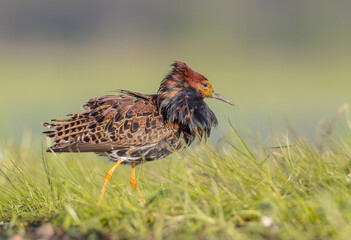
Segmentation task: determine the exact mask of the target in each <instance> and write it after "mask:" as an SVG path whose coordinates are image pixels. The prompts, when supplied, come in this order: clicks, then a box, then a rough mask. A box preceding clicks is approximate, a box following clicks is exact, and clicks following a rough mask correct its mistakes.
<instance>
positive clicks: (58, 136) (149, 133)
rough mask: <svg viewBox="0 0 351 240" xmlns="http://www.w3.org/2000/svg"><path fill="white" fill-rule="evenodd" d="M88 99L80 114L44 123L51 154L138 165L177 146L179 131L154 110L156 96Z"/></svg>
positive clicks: (132, 95)
mask: <svg viewBox="0 0 351 240" xmlns="http://www.w3.org/2000/svg"><path fill="white" fill-rule="evenodd" d="M123 93H125V94H126V95H120V96H116V95H108V96H103V97H99V98H93V99H90V100H89V101H88V102H87V103H86V104H85V105H83V109H84V110H85V112H83V113H80V114H70V115H68V116H69V118H67V119H53V120H52V121H53V122H56V123H44V126H45V127H48V128H51V129H52V130H51V131H47V132H44V133H45V134H46V135H47V136H49V137H51V138H53V143H54V145H53V146H51V147H50V148H48V149H47V151H49V152H51V151H53V152H96V153H98V154H102V155H107V156H108V157H109V158H110V159H112V160H115V161H116V160H118V159H123V162H124V163H129V162H135V163H141V162H142V160H148V161H150V160H154V159H158V158H162V157H165V156H167V155H168V154H170V153H171V152H172V151H173V150H174V149H178V148H179V147H180V131H179V129H177V127H176V126H170V125H166V123H165V121H164V119H163V118H162V116H161V115H160V114H159V111H158V109H157V95H145V94H139V93H135V92H130V91H123Z"/></svg>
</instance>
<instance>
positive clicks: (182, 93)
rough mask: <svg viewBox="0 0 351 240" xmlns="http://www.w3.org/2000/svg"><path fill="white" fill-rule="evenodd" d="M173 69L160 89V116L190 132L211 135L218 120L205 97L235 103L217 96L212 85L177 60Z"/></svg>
mask: <svg viewBox="0 0 351 240" xmlns="http://www.w3.org/2000/svg"><path fill="white" fill-rule="evenodd" d="M171 66H172V67H173V68H172V70H171V72H170V73H169V74H168V75H167V76H166V77H165V78H164V79H163V81H162V82H161V85H160V88H159V90H158V93H159V95H158V107H159V111H160V114H162V115H163V117H164V118H165V120H166V121H168V122H178V123H180V124H183V125H184V126H187V127H188V128H189V129H190V130H191V131H193V130H195V131H196V130H197V131H201V132H207V135H209V133H210V129H211V126H214V125H216V124H217V119H216V116H215V115H214V113H213V112H212V111H211V110H210V109H209V107H208V106H207V104H206V103H205V102H204V98H215V99H218V100H221V101H223V102H226V103H228V104H230V105H234V104H232V103H231V102H230V101H229V100H227V99H225V98H224V97H222V96H221V95H220V94H218V93H215V92H214V91H213V88H212V84H211V82H210V81H209V80H208V79H207V78H206V77H204V76H203V75H201V74H200V73H198V72H195V71H194V70H192V69H191V68H190V67H188V66H187V65H186V64H185V63H183V62H179V61H175V62H174V63H173V64H172V65H171ZM200 129H201V130H200ZM202 130H205V131H202Z"/></svg>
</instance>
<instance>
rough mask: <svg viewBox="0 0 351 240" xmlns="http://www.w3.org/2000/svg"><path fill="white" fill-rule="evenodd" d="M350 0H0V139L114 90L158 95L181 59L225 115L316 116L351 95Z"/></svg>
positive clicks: (306, 128)
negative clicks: (208, 86) (210, 89)
mask: <svg viewBox="0 0 351 240" xmlns="http://www.w3.org/2000/svg"><path fill="white" fill-rule="evenodd" d="M350 13H351V1H348V0H345V1H327V0H314V1H313V0H312V1H306V0H299V1H297V0H265V1H262V0H242V1H229V0H220V1H207V0H205V1H162V0H157V1H142V0H135V1H92V0H75V1H70V0H60V1H44V0H43V1H39V0H37V1H27V0H22V1H13V0H2V1H1V2H0V84H1V85H0V86H1V87H0V129H1V131H0V138H2V139H14V140H17V141H19V140H21V139H22V135H23V133H24V132H31V133H32V134H33V137H34V139H43V137H41V138H39V136H40V132H41V131H42V130H44V129H43V128H42V127H41V124H40V123H41V122H43V121H47V120H49V119H51V118H60V117H62V116H64V115H65V114H67V113H74V112H77V111H78V112H79V111H80V108H79V107H80V106H81V105H82V104H83V103H84V102H85V101H87V100H88V99H90V98H91V97H96V96H100V95H104V94H106V91H108V90H114V89H129V90H134V91H138V92H144V93H155V92H156V91H157V89H158V87H159V83H160V81H161V80H162V79H163V77H164V75H165V74H166V73H167V72H168V71H169V70H170V67H169V65H170V64H171V63H172V62H173V61H174V60H180V61H184V62H186V63H187V64H188V65H189V66H190V67H192V68H194V69H195V70H197V71H199V72H200V73H202V74H203V75H205V76H206V77H207V78H208V79H210V81H212V83H213V86H214V89H215V90H216V91H217V92H219V93H221V94H222V95H223V96H225V97H227V98H228V99H230V100H231V101H233V102H234V103H235V104H236V106H235V107H234V108H232V107H230V106H229V105H226V104H224V103H222V102H219V101H215V100H207V102H208V104H209V105H210V107H211V108H212V109H213V111H214V112H215V113H216V115H217V117H218V119H219V128H218V131H216V132H214V133H215V134H214V139H215V138H216V136H217V137H218V136H220V135H222V134H225V133H226V128H227V127H228V124H227V123H226V120H227V119H230V121H231V122H232V123H233V125H234V126H235V127H236V128H237V129H240V130H242V131H247V132H249V133H251V134H254V135H255V134H257V135H258V136H261V137H262V138H263V139H265V138H269V136H270V134H271V131H272V129H273V130H277V129H278V130H282V129H284V128H285V119H288V120H289V122H290V123H291V125H292V126H294V127H295V128H296V129H297V131H299V132H301V133H302V134H304V135H305V136H306V137H309V138H313V135H314V131H315V129H314V128H315V126H316V125H317V123H318V122H319V121H320V120H321V119H323V118H329V117H331V116H333V114H334V113H335V112H336V111H337V109H338V108H339V107H340V106H341V105H342V104H344V103H350V101H351V94H350V89H351V77H350V76H351V44H350V43H351V27H350V23H351V14H350Z"/></svg>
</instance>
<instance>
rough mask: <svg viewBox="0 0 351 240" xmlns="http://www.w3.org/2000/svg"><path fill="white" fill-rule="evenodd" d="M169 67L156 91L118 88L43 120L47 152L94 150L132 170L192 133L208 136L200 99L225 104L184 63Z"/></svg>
mask: <svg viewBox="0 0 351 240" xmlns="http://www.w3.org/2000/svg"><path fill="white" fill-rule="evenodd" d="M172 66H173V68H172V71H171V72H170V73H169V74H168V75H167V76H166V77H165V78H164V79H163V81H162V82H161V85H160V88H159V91H158V94H152V95H148V94H141V93H136V92H132V91H127V90H121V91H120V92H121V93H122V94H123V95H107V96H103V97H98V98H93V99H90V100H89V101H88V102H87V103H85V104H84V105H83V109H84V110H85V111H84V112H83V113H78V114H70V115H68V118H66V119H53V120H52V123H43V125H44V126H45V127H47V128H50V129H51V130H50V131H46V132H43V133H44V134H45V135H46V136H48V137H50V138H53V145H52V146H51V147H49V148H48V149H47V151H48V152H95V153H98V154H100V155H106V156H108V158H109V159H111V160H113V161H119V162H118V164H119V163H128V164H131V165H132V167H133V170H134V166H135V165H138V164H141V163H143V162H145V161H151V160H155V159H160V158H163V157H165V156H167V155H169V154H170V153H171V152H172V151H174V150H176V149H179V148H180V147H182V146H187V145H190V144H191V143H192V142H193V141H194V139H195V138H196V137H199V138H203V137H205V138H206V137H207V136H209V135H210V132H211V127H212V126H215V125H217V119H216V116H215V115H214V113H213V112H212V111H211V110H210V108H209V107H208V106H207V104H206V103H205V101H204V98H217V99H219V100H222V101H225V102H227V103H229V104H231V103H230V102H229V101H228V100H226V99H224V98H223V97H222V96H220V95H219V94H217V93H214V91H213V89H212V85H211V83H210V82H209V81H208V80H207V78H205V77H204V76H203V75H201V74H199V73H197V72H195V71H193V70H192V69H191V68H189V67H188V66H187V65H186V64H185V63H182V62H178V61H176V62H175V63H173V64H172ZM106 179H107V177H106ZM134 181H135V180H134ZM131 182H132V180H131ZM106 183H107V182H106ZM133 187H135V184H134V185H133ZM102 195H103V193H102Z"/></svg>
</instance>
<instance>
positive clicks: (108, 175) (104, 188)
mask: <svg viewBox="0 0 351 240" xmlns="http://www.w3.org/2000/svg"><path fill="white" fill-rule="evenodd" d="M121 162H122V160H121V159H119V160H118V161H117V162H116V163H115V164H113V166H112V168H111V169H110V170H108V171H107V173H106V176H105V182H104V186H102V189H101V194H100V199H99V201H98V203H100V202H101V200H102V198H103V197H104V194H105V191H106V186H107V183H108V180H110V178H111V176H112V174H113V172H114V171H115V170H116V168H117V167H118V166H119V164H121Z"/></svg>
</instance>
